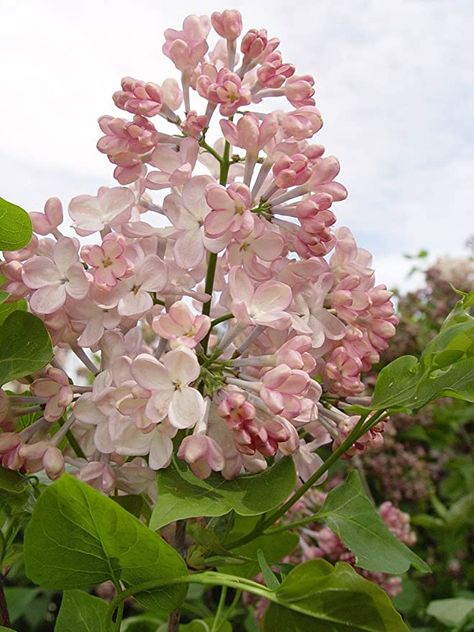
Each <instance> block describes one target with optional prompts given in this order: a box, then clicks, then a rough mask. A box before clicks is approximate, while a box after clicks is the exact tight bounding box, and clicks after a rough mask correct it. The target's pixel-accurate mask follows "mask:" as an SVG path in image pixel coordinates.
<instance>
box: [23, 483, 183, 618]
mask: <svg viewBox="0 0 474 632" xmlns="http://www.w3.org/2000/svg"><path fill="white" fill-rule="evenodd" d="M25 564H26V573H27V575H28V577H29V578H30V579H31V580H32V581H33V582H35V583H37V584H39V585H40V586H44V587H46V588H57V589H68V588H86V587H88V586H92V585H95V584H99V583H101V582H103V581H106V580H108V579H110V580H112V581H114V582H115V583H116V582H118V581H119V580H121V581H122V582H123V583H124V585H125V586H131V585H136V584H140V583H142V582H145V581H149V580H151V579H166V578H168V577H169V578H171V577H176V576H179V575H184V574H186V572H187V571H186V567H185V564H184V562H183V560H182V559H181V557H180V556H179V555H178V553H177V552H176V551H175V550H174V549H173V548H172V547H171V546H169V545H168V544H167V543H166V542H165V541H164V540H162V538H160V537H159V536H158V535H156V534H155V533H153V532H152V531H150V530H149V529H148V528H147V527H145V525H143V524H142V523H141V522H140V521H139V520H137V519H136V518H135V517H134V516H132V515H131V514H129V513H128V512H127V511H126V510H125V509H122V507H120V506H119V505H118V504H117V503H115V502H114V501H113V500H111V499H110V498H107V497H105V496H103V495H102V494H100V493H99V492H97V491H96V490H94V489H93V488H92V487H90V486H89V485H86V484H85V483H82V482H81V481H79V480H77V479H76V478H74V477H72V476H69V475H67V474H65V475H63V476H62V477H61V478H60V479H59V480H58V481H56V482H55V483H53V484H52V485H50V486H49V487H48V488H47V489H46V490H45V491H44V492H43V494H42V495H41V496H40V498H39V500H38V502H37V503H36V507H35V510H34V512H33V516H32V519H31V521H30V523H29V525H28V527H27V529H26V532H25ZM185 594H186V589H185V588H184V587H183V586H168V587H165V588H161V589H157V590H154V591H150V592H147V593H140V595H138V599H139V601H141V602H142V603H144V604H145V605H146V606H148V607H151V608H156V609H159V610H162V611H166V612H169V611H170V610H172V609H173V608H175V607H177V606H178V605H179V604H180V602H181V601H182V599H183V598H184V596H185Z"/></svg>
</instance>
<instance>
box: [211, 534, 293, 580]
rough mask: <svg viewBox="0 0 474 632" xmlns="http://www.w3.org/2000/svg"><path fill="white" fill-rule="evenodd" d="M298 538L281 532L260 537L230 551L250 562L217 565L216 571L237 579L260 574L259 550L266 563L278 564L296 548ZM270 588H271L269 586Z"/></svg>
mask: <svg viewBox="0 0 474 632" xmlns="http://www.w3.org/2000/svg"><path fill="white" fill-rule="evenodd" d="M298 542H299V537H298V535H297V534H296V533H289V532H283V533H278V534H275V535H272V534H268V535H260V536H258V537H257V538H255V539H254V540H252V541H251V542H249V543H248V544H243V545H242V546H239V547H236V548H234V549H232V553H233V554H234V555H241V556H243V557H246V558H250V559H251V560H253V561H251V562H245V563H243V564H242V563H241V564H238V563H236V562H231V563H230V564H219V567H218V569H219V570H222V571H224V572H225V573H228V574H230V575H238V576H239V577H254V576H255V575H257V573H259V572H260V565H259V561H258V551H259V550H260V551H261V552H262V553H263V555H264V556H265V559H266V561H267V562H268V563H270V564H273V563H276V562H279V561H280V560H281V559H282V558H284V557H285V556H286V555H289V554H290V553H291V552H292V551H294V549H295V548H296V546H297V544H298ZM270 587H271V586H270Z"/></svg>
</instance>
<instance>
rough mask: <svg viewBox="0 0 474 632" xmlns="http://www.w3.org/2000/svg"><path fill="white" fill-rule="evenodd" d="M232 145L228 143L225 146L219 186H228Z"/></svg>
mask: <svg viewBox="0 0 474 632" xmlns="http://www.w3.org/2000/svg"><path fill="white" fill-rule="evenodd" d="M229 158H230V143H228V142H227V141H226V143H225V145H224V155H223V156H222V162H221V173H220V177H219V184H222V186H225V185H226V184H227V176H228V175H229V168H230V160H229Z"/></svg>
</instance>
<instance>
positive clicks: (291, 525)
mask: <svg viewBox="0 0 474 632" xmlns="http://www.w3.org/2000/svg"><path fill="white" fill-rule="evenodd" d="M317 520H318V514H317V513H316V514H312V515H311V516H306V518H301V520H294V521H293V522H287V523H286V524H281V525H279V526H278V527H274V528H273V529H269V530H268V531H265V535H275V534H276V533H282V532H283V531H289V530H290V529H297V528H298V527H304V526H306V525H307V524H311V523H312V522H317Z"/></svg>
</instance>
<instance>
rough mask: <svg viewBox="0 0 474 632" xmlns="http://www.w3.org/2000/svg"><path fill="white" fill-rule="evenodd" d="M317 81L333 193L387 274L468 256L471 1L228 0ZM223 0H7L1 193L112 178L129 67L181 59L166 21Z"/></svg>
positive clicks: (152, 68)
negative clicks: (109, 128) (108, 137)
mask: <svg viewBox="0 0 474 632" xmlns="http://www.w3.org/2000/svg"><path fill="white" fill-rule="evenodd" d="M233 5H234V6H235V7H236V8H239V9H240V10H241V11H242V13H243V16H244V22H245V25H246V26H247V27H252V26H257V27H266V28H267V29H268V31H269V33H270V34H271V35H277V36H279V37H280V39H281V40H282V45H281V48H282V51H283V54H284V57H285V59H287V60H289V61H292V62H294V63H296V64H297V67H298V71H299V72H300V73H307V72H310V73H313V74H314V75H315V77H316V79H317V86H318V91H317V96H318V105H319V107H320V108H321V110H322V113H323V116H324V119H325V127H324V128H323V131H322V132H321V135H320V139H321V141H322V142H324V144H325V145H326V146H327V149H328V151H329V153H333V154H335V155H337V156H338V157H339V158H340V160H341V163H342V167H343V168H342V175H341V180H342V181H343V182H344V183H345V184H346V185H347V187H348V188H349V192H350V197H349V199H348V200H347V202H344V203H342V204H339V205H338V206H337V209H336V210H337V213H338V216H339V218H340V222H341V223H343V224H347V225H349V226H350V227H351V228H352V229H353V231H354V232H355V234H356V236H357V238H358V240H359V242H360V244H361V246H364V247H368V248H369V249H371V250H372V251H373V252H374V254H375V262H376V266H377V268H378V270H379V273H378V275H377V276H378V278H379V279H380V280H384V275H383V272H386V276H385V278H386V280H387V282H389V283H390V284H392V283H396V282H398V283H400V282H401V281H403V277H404V274H405V272H404V269H405V267H406V266H405V264H404V260H403V257H402V253H404V252H415V251H417V250H419V249H421V248H427V249H428V250H430V251H431V252H433V253H434V254H443V253H448V252H453V253H459V252H461V250H462V247H463V243H464V242H465V240H466V238H467V237H468V236H469V234H471V233H474V222H473V221H472V219H471V218H472V208H473V203H474V179H473V178H472V175H473V173H474V169H473V167H474V150H473V145H472V139H473V136H474V135H473V131H474V123H473V120H474V119H473V117H472V111H473V105H474V87H473V83H472V59H473V58H474V43H473V38H472V33H473V32H474V7H473V5H472V3H471V2H470V1H469V0H450V1H449V2H448V1H447V0H398V1H397V2H393V1H391V0H338V1H337V2H334V1H333V0H319V1H318V2H315V1H314V0H304V1H301V0H300V1H299V2H297V3H293V5H292V6H291V8H290V7H289V5H288V3H287V2H286V1H283V0H275V1H272V2H269V1H265V2H260V3H256V2H254V1H252V2H251V1H244V2H242V1H240V2H234V3H233ZM225 6H226V5H223V4H222V3H220V2H207V1H199V2H195V1H193V2H191V1H190V0H185V1H181V2H179V3H170V2H166V3H165V2H158V0H135V2H133V3H131V2H129V1H128V0H102V1H101V2H98V1H97V0H81V2H80V3H77V2H63V1H61V0H42V1H41V2H35V0H2V38H1V40H0V64H1V68H2V88H3V89H2V95H3V98H2V99H1V100H0V116H1V120H2V135H1V138H2V140H1V146H0V168H1V171H0V173H2V185H1V191H0V195H3V196H4V197H8V198H10V199H12V200H15V201H17V202H18V203H22V204H24V205H25V206H27V207H29V208H33V207H34V208H38V207H40V206H41V205H42V203H43V202H44V199H45V198H46V197H48V196H49V195H58V194H59V195H61V196H62V197H63V199H64V200H65V201H66V202H67V201H68V198H70V197H72V196H74V195H76V194H78V193H82V192H88V193H91V192H93V191H94V190H95V189H96V188H97V186H98V184H99V183H101V182H103V183H108V182H110V181H111V171H112V169H111V165H110V164H109V163H108V161H107V160H106V158H105V157H104V156H102V155H100V154H99V153H98V152H97V151H96V150H95V143H96V142H97V138H98V136H99V130H98V126H97V123H96V119H97V117H98V116H99V115H101V114H105V113H113V112H114V107H113V104H112V102H111V94H112V92H113V91H114V90H116V89H117V87H118V84H119V80H120V78H121V77H122V76H123V75H131V76H136V77H139V78H143V79H146V80H155V81H157V82H158V83H159V82H160V81H161V80H162V79H163V78H165V77H166V76H168V75H171V74H174V72H175V71H174V69H173V67H172V65H171V63H170V62H168V60H166V59H164V58H163V57H162V55H161V45H162V41H163V38H162V32H163V30H164V29H165V28H166V27H168V26H173V27H178V26H179V25H180V23H181V20H182V18H183V17H184V16H185V15H187V14H188V13H192V12H194V13H210V12H211V11H212V10H215V9H216V8H217V9H223V8H225Z"/></svg>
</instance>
